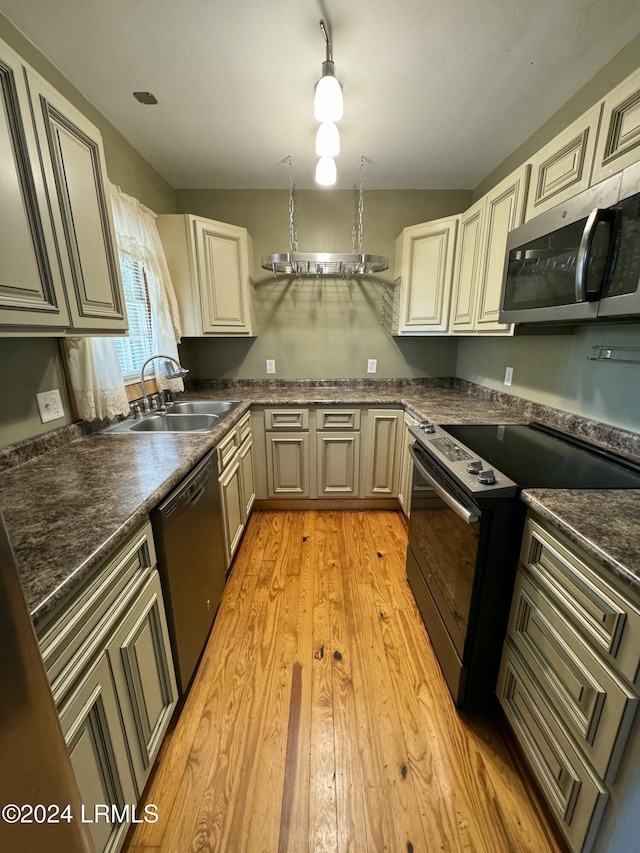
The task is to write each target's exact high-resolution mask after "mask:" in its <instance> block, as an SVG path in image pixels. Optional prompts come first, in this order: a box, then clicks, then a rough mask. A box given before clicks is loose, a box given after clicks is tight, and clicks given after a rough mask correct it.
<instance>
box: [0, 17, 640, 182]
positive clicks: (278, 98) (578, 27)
mask: <svg viewBox="0 0 640 853" xmlns="http://www.w3.org/2000/svg"><path fill="white" fill-rule="evenodd" d="M613 10H615V14H614V12H613ZM0 12H2V13H3V14H4V15H6V17H7V18H9V20H10V21H11V22H12V23H13V24H14V25H15V26H17V27H18V29H20V30H21V31H22V32H23V33H24V34H25V35H26V36H27V37H28V38H29V39H30V40H31V41H32V42H33V43H34V44H35V45H36V46H37V47H38V48H39V49H40V50H41V51H42V52H43V53H44V54H45V55H46V56H48V58H49V59H50V60H51V61H52V62H53V63H54V64H55V65H56V66H57V67H58V68H59V69H60V70H61V71H62V72H63V74H64V75H65V76H66V77H67V78H68V79H69V80H70V81H71V82H72V83H73V84H74V85H75V86H76V87H77V88H78V89H80V90H81V91H82V92H83V94H84V95H85V96H86V97H87V98H88V99H89V100H90V101H91V102H92V103H93V104H95V106H96V107H97V108H98V109H99V110H100V111H101V112H102V113H103V114H104V115H105V116H106V117H107V118H108V119H109V120H110V121H111V123H112V124H113V125H115V127H117V128H118V130H120V131H121V133H122V134H123V135H124V136H125V137H126V138H127V139H128V140H129V141H130V142H131V144H132V145H133V146H134V147H135V148H136V149H137V150H138V151H139V152H140V153H141V154H142V155H143V157H145V159H146V160H148V161H149V163H151V164H152V165H153V166H154V167H155V168H156V169H157V170H158V172H160V174H161V175H163V177H164V178H165V179H166V180H167V181H168V182H169V183H170V184H171V185H172V186H173V187H176V188H186V187H190V188H206V187H217V188H235V189H239V188H281V187H286V186H287V169H286V166H285V165H284V164H283V160H284V158H285V157H286V156H287V155H288V154H291V155H292V158H293V166H294V173H295V179H296V184H297V186H298V187H300V188H305V187H314V186H315V184H314V180H313V174H314V169H315V161H316V158H315V154H314V139H315V131H316V127H317V125H316V123H315V121H314V119H313V106H312V101H313V87H314V85H315V82H316V80H317V79H318V77H319V76H320V68H321V64H322V61H323V59H324V53H325V51H324V40H323V37H322V33H321V31H320V27H319V25H318V22H319V20H320V18H321V17H324V18H325V19H326V20H327V21H328V23H329V26H330V30H331V33H332V41H333V54H334V60H335V67H336V76H337V77H338V78H339V79H340V81H341V83H342V85H343V89H344V100H345V115H344V118H343V120H342V121H341V122H340V131H341V136H342V152H341V154H340V156H339V157H338V159H337V166H338V184H337V187H338V188H342V189H350V188H351V187H352V186H353V185H354V183H355V182H356V181H357V180H358V170H359V161H360V156H361V155H362V154H364V155H365V157H366V167H365V176H364V180H365V187H366V188H367V189H374V188H377V189H437V188H451V189H453V188H473V187H475V186H476V185H477V184H478V183H479V182H480V181H481V180H482V179H483V178H484V177H486V176H487V175H488V174H489V173H490V172H491V171H492V170H493V169H494V168H495V167H496V166H497V165H498V164H499V163H500V162H502V160H503V159H504V158H505V157H506V156H507V155H508V154H510V153H511V152H512V151H513V150H514V149H515V148H516V147H517V146H518V145H520V144H521V143H522V142H524V141H525V140H526V139H527V138H528V137H529V136H530V135H531V134H532V133H533V132H534V131H535V130H536V129H537V128H538V127H539V126H540V125H541V124H543V123H544V122H545V121H546V120H547V119H548V118H549V117H550V116H551V115H552V114H553V113H554V112H555V111H556V110H557V109H558V108H559V107H560V106H561V105H562V104H563V103H564V102H565V101H567V100H568V98H570V97H571V95H573V94H574V93H575V92H576V91H577V90H578V89H579V88H580V87H581V86H582V85H583V84H584V83H585V82H586V81H587V80H589V79H590V78H591V77H593V75H594V74H595V73H596V72H597V71H598V70H599V69H600V68H601V67H602V66H603V65H605V64H606V63H607V62H608V61H609V60H610V59H611V58H612V57H613V56H615V54H616V53H617V52H618V51H619V50H621V49H622V48H623V47H624V46H625V45H626V44H627V43H628V42H629V41H630V40H631V39H632V38H633V37H634V36H635V35H636V34H637V33H639V32H640V2H638V0H616V2H615V3H612V2H611V0H387V2H383V0H348V2H346V1H345V0H342V2H340V0H56V2H51V0H0ZM134 90H144V91H151V92H153V93H154V94H155V96H156V97H157V99H158V101H159V103H158V105H157V106H153V107H150V106H143V105H141V104H139V103H138V102H137V101H136V100H135V99H134V98H133V96H132V92H133V91H134Z"/></svg>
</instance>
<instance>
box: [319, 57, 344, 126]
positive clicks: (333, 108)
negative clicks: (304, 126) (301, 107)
mask: <svg viewBox="0 0 640 853" xmlns="http://www.w3.org/2000/svg"><path fill="white" fill-rule="evenodd" d="M343 113H344V101H343V98H342V86H341V85H340V82H339V80H338V79H337V77H335V76H334V71H333V62H329V61H327V62H323V63H322V77H321V78H320V79H319V80H318V82H317V83H316V88H315V93H314V97H313V115H314V117H315V120H316V121H321V122H324V121H340V119H341V118H342V116H343Z"/></svg>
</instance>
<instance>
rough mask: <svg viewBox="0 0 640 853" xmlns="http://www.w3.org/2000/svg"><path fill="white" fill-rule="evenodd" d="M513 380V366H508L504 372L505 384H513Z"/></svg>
mask: <svg viewBox="0 0 640 853" xmlns="http://www.w3.org/2000/svg"><path fill="white" fill-rule="evenodd" d="M512 380H513V367H507V369H506V370H505V372H504V384H505V385H511V382H512Z"/></svg>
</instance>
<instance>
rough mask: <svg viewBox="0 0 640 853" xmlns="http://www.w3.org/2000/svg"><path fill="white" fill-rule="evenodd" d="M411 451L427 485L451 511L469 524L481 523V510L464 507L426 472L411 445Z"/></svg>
mask: <svg viewBox="0 0 640 853" xmlns="http://www.w3.org/2000/svg"><path fill="white" fill-rule="evenodd" d="M409 451H410V453H411V456H412V457H413V463H414V465H415V466H416V468H417V469H418V471H419V473H420V474H421V476H422V477H424V479H425V480H426V481H427V483H429V485H430V486H431V488H432V489H433V490H434V492H436V494H437V495H439V496H440V497H441V498H442V500H443V501H444V502H445V503H446V504H447V506H449V507H451V509H452V510H453V511H454V512H455V513H456V515H459V516H460V518H461V519H462V520H463V521H466V523H467V524H475V523H476V522H478V521H480V511H479V510H471V509H468V508H467V507H466V506H464V504H461V503H460V501H459V500H457V499H456V498H454V497H453V495H451V494H449V492H448V491H447V490H446V489H445V488H444V487H443V486H442V485H440V483H439V482H438V481H437V480H436V479H435V477H433V475H432V474H430V473H429V472H428V471H427V470H426V468H425V467H424V465H423V464H422V461H421V460H420V457H419V456H418V454H417V453H416V451H415V450H414V448H413V445H409Z"/></svg>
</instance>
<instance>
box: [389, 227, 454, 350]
mask: <svg viewBox="0 0 640 853" xmlns="http://www.w3.org/2000/svg"><path fill="white" fill-rule="evenodd" d="M457 228H458V217H457V216H452V217H448V218H446V219H436V220H434V221H432V222H425V223H423V224H421V225H412V226H410V227H408V228H405V229H404V230H403V231H402V233H401V234H400V236H399V237H398V239H397V240H396V268H395V278H396V281H395V284H394V288H393V291H392V293H391V294H390V295H389V308H388V313H387V319H386V321H385V324H386V326H387V330H388V331H389V332H390V333H391V334H392V335H441V334H446V332H447V322H448V319H449V300H450V295H451V280H452V276H453V260H454V252H455V247H456V231H457Z"/></svg>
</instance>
